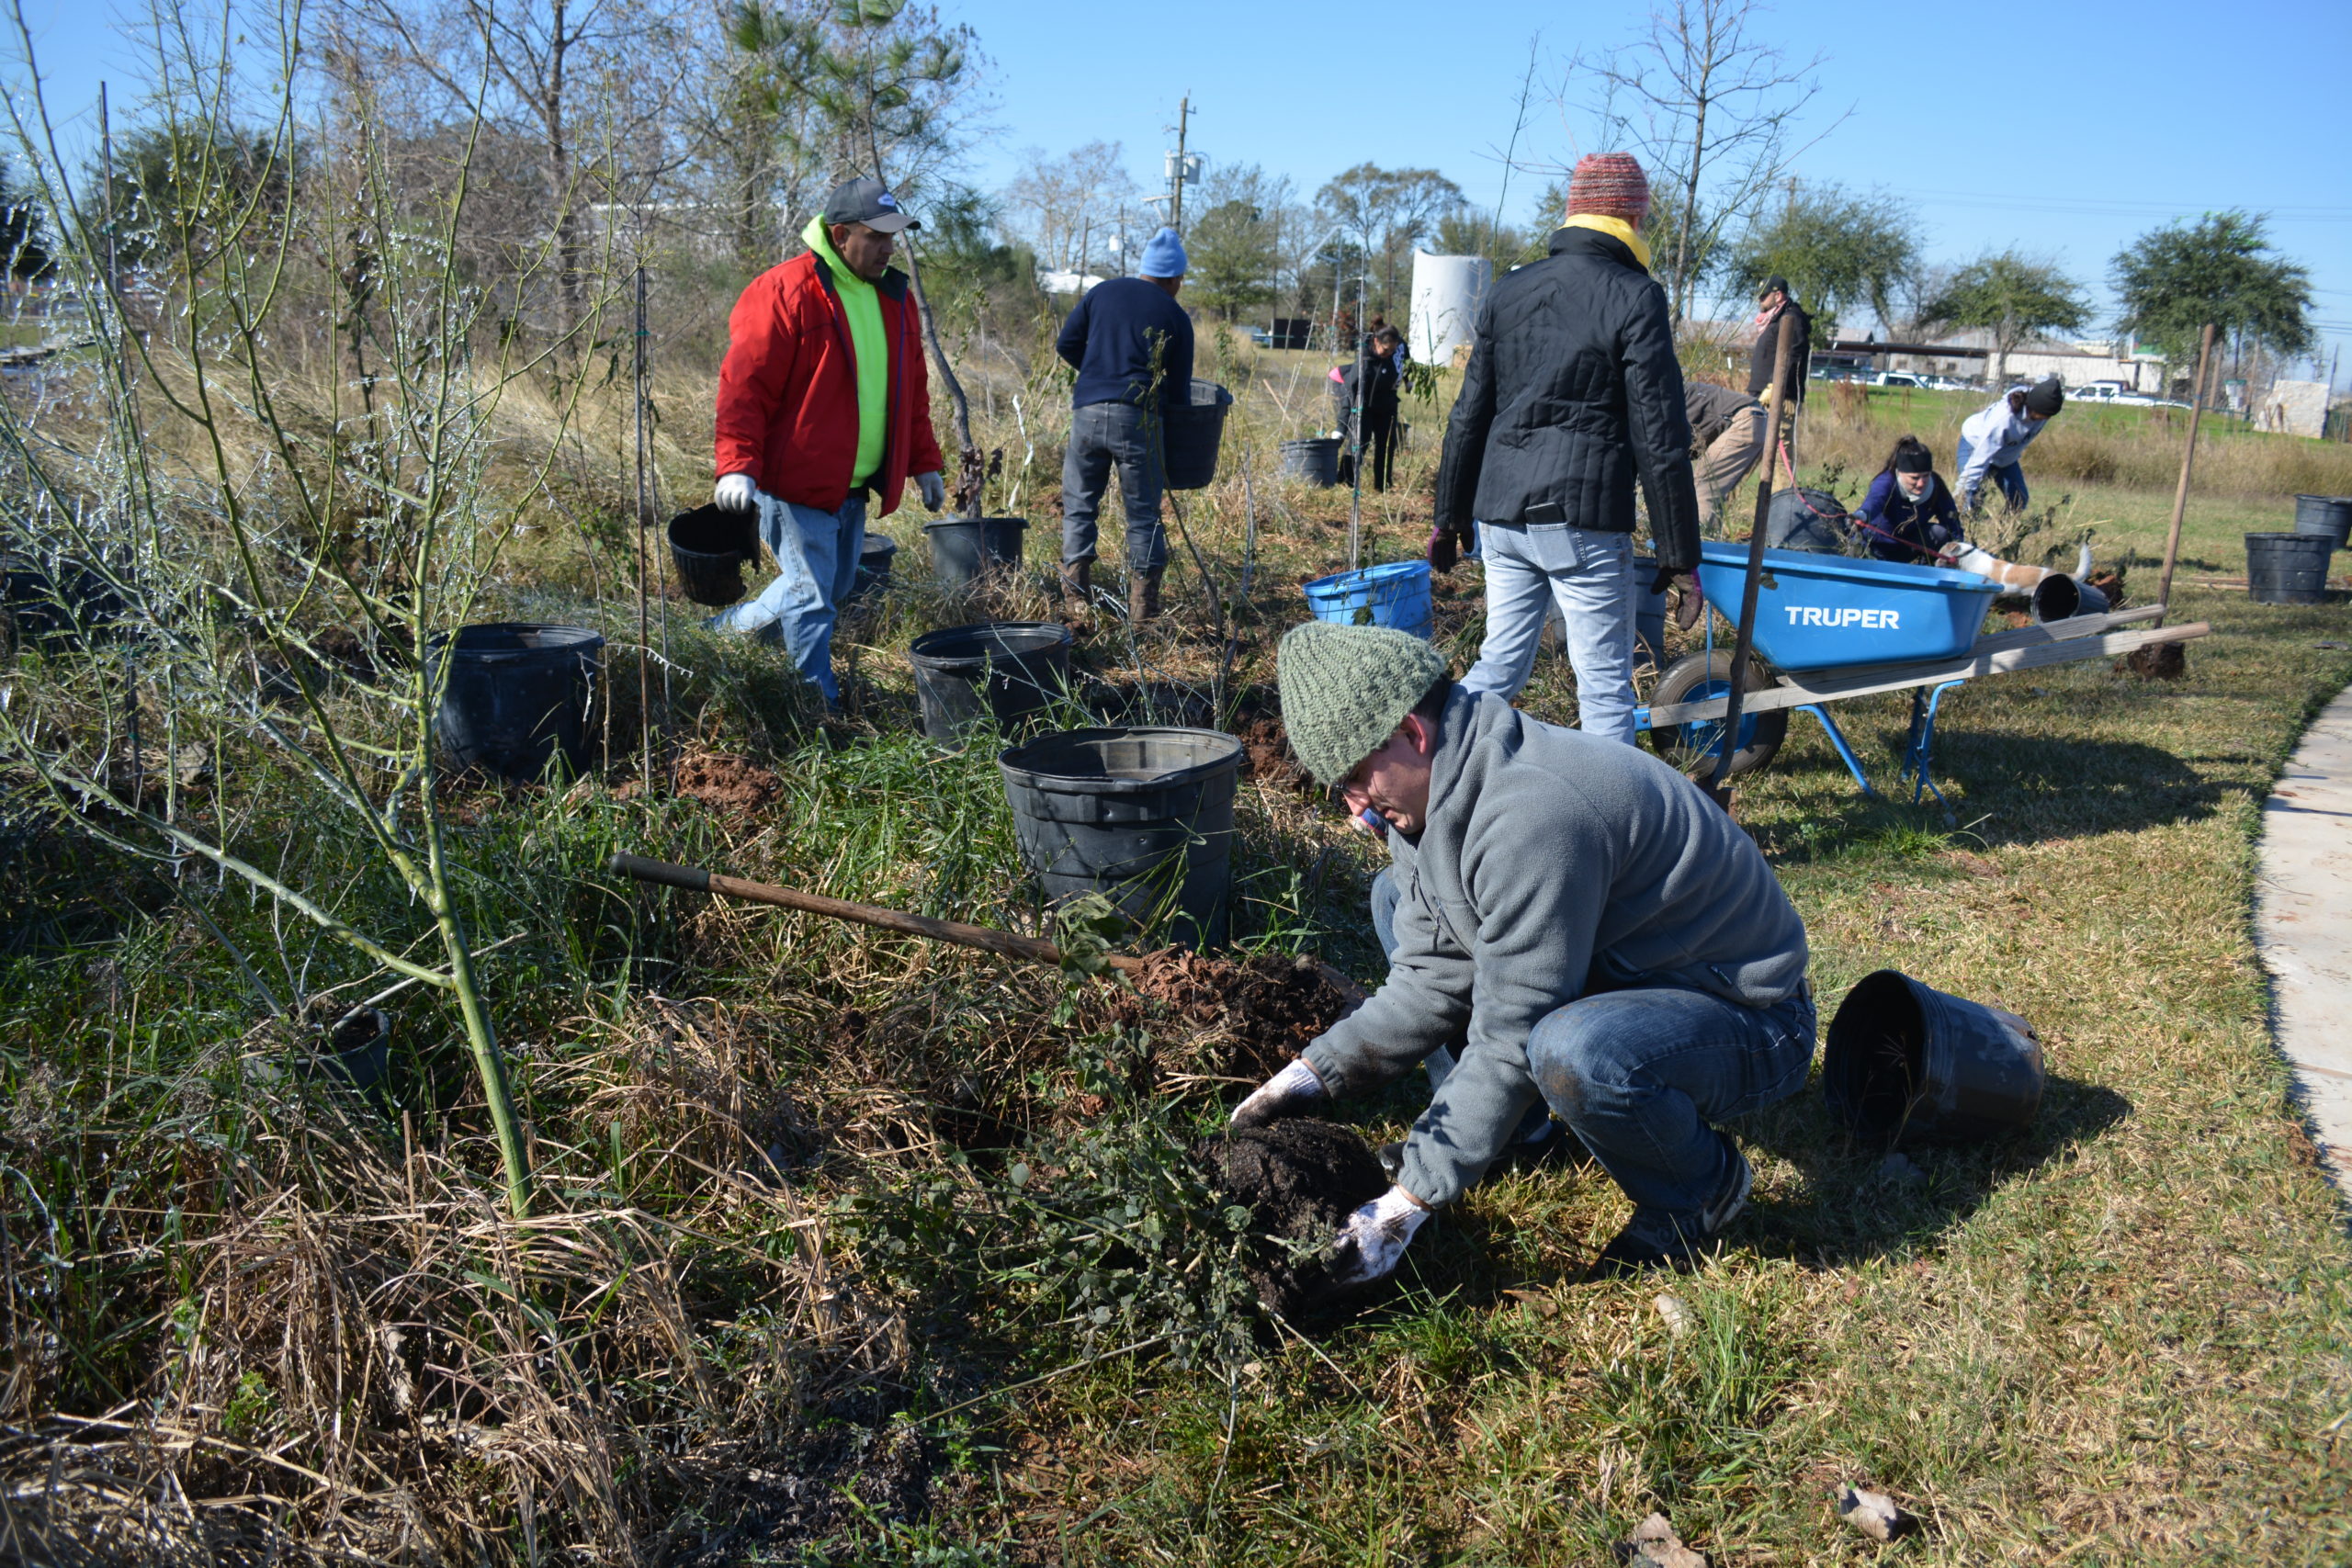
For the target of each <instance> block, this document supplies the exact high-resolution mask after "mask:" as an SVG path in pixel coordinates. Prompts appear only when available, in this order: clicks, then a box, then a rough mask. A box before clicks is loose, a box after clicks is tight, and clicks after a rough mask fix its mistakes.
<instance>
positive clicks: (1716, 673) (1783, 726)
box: [1650, 648, 1789, 778]
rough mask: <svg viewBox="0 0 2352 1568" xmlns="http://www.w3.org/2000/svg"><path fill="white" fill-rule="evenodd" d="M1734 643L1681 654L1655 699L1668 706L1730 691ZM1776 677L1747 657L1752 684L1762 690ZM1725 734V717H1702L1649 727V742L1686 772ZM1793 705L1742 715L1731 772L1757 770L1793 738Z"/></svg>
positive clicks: (1710, 756) (1705, 761) (1701, 762)
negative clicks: (1727, 646)
mask: <svg viewBox="0 0 2352 1568" xmlns="http://www.w3.org/2000/svg"><path fill="white" fill-rule="evenodd" d="M1731 660H1732V654H1731V649H1727V648H1719V649H1715V650H1714V651H1713V653H1692V654H1686V655H1685V656H1684V657H1682V658H1680V659H1678V660H1675V661H1674V662H1673V663H1671V664H1669V665H1668V666H1667V667H1666V673H1665V674H1663V675H1661V676H1659V677H1658V682H1657V690H1656V691H1654V692H1652V693H1651V694H1650V705H1651V706H1652V707H1654V708H1658V707H1665V706H1667V705H1668V704H1670V703H1697V702H1704V701H1706V700H1707V699H1708V698H1709V697H1721V696H1728V695H1729V694H1731V668H1732V666H1731ZM1771 683H1772V677H1771V676H1770V675H1769V674H1767V673H1766V672H1765V670H1764V666H1762V665H1761V664H1758V662H1757V661H1756V660H1754V659H1753V658H1750V659H1749V660H1748V661H1747V689H1748V690H1749V691H1751V692H1754V691H1760V690H1761V689H1762V688H1764V687H1766V686H1769V685H1770V684H1771ZM1722 734H1723V721H1722V720H1721V719H1701V720H1699V721H1697V722H1695V723H1691V724H1672V725H1668V726H1666V727H1664V728H1657V729H1652V730H1651V731H1650V744H1651V746H1652V747H1654V748H1656V750H1657V754H1658V755H1659V756H1661V757H1663V758H1665V759H1666V760H1667V761H1669V762H1671V763H1673V764H1674V765H1675V766H1676V767H1678V768H1679V769H1681V770H1682V771H1683V772H1685V773H1691V772H1693V771H1694V770H1697V769H1699V768H1700V767H1702V765H1708V764H1710V763H1711V761H1712V759H1713V756H1714V754H1715V746H1716V744H1717V742H1718V740H1719V739H1721V737H1722ZM1788 734H1789V710H1788V709H1786V708H1771V709H1768V710H1767V711H1765V712H1763V713H1743V714H1741V715H1740V716H1739V746H1738V749H1737V750H1734V751H1733V752H1732V754H1731V774H1732V777H1734V778H1737V777H1739V776H1740V775H1741V774H1742V773H1756V772H1758V770H1759V769H1761V768H1763V767H1764V766H1765V764H1767V763H1769V762H1770V761H1771V760H1772V754H1773V753H1774V752H1776V751H1778V750H1780V749H1781V741H1783V740H1785V739H1788Z"/></svg>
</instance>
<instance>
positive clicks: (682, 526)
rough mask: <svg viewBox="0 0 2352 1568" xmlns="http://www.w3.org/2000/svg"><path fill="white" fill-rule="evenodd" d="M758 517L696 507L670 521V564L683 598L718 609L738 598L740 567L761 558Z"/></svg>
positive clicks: (753, 512) (741, 586)
mask: <svg viewBox="0 0 2352 1568" xmlns="http://www.w3.org/2000/svg"><path fill="white" fill-rule="evenodd" d="M759 515H760V514H759V513H758V512H757V511H751V512H726V511H722V510H720V509H719V508H718V507H717V506H697V507H695V509H694V510H693V511H692V512H681V513H678V514H677V515H676V516H675V517H673V518H671V519H670V559H671V560H672V561H673V562H675V563H676V565H677V568H678V586H680V587H681V588H684V590H685V591H686V597H687V598H689V599H691V600H693V601H694V602H695V604H711V605H722V604H733V603H735V601H736V600H738V599H741V597H742V596H743V563H744V562H745V561H755V560H757V559H759V558H760V525H759Z"/></svg>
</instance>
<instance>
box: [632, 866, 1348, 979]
mask: <svg viewBox="0 0 2352 1568" xmlns="http://www.w3.org/2000/svg"><path fill="white" fill-rule="evenodd" d="M608 865H609V868H610V869H611V870H612V871H613V873H614V874H616V875H620V876H633V877H635V878H636V879H637V880H638V881H639V882H652V883H658V884H660V885H661V886H664V887H683V888H684V889H685V890H686V891H687V892H689V893H716V894H718V895H720V896H721V897H728V898H742V899H746V900H748V901H750V902H752V903H754V904H775V905H778V906H780V907H782V908H786V909H799V910H802V911H804V912H806V913H808V914H811V915H823V916H825V917H827V918H828V919H836V920H849V921H852V922H854V924H857V925H861V926H878V927H880V928H881V929H882V930H884V931H902V932H904V933H905V934H907V935H908V936H922V937H929V938H931V939H932V940H933V941H934V942H956V943H959V944H961V945H962V946H965V947H977V948H979V949H980V950H981V951H983V952H986V953H998V954H1001V956H1003V957H1006V958H1023V959H1026V960H1028V961H1029V962H1030V963H1032V964H1056V965H1058V964H1060V963H1061V961H1062V950H1061V949H1060V948H1058V947H1056V946H1055V945H1054V944H1053V943H1052V942H1046V941H1043V940H1041V939H1039V938H1037V937H1034V936H1021V935H1018V934H1016V933H1014V932H1012V931H998V930H997V929H996V928H995V927H993V926H967V925H966V924H964V923H963V922H962V921H961V920H938V919H932V918H931V917H930V916H929V915H913V914H909V913H908V912H907V911H906V910H904V909H886V908H882V907H881V906H879V905H876V904H853V903H851V902H850V901H849V900H848V899H846V898H829V897H826V896H825V895H823V894H821V893H804V892H802V891H801V890H800V889H799V888H797V887H778V886H775V884H774V883H768V882H746V881H745V880H744V879H743V878H741V877H740V876H729V875H726V874H723V873H720V872H716V871H705V870H703V869H702V868H701V867H699V866H691V865H673V864H672V863H669V862H668V861H665V860H649V859H647V858H646V857H645V856H643V855H631V854H616V855H615V856H613V858H612V860H611V861H610V862H609V863H608ZM1103 961H1104V962H1105V963H1107V964H1110V966H1111V967H1112V968H1114V969H1116V970H1118V971H1119V972H1120V973H1121V974H1123V975H1136V974H1141V973H1143V972H1144V971H1145V970H1146V969H1148V968H1149V967H1150V964H1149V961H1148V960H1147V959H1141V958H1129V957H1127V956H1126V955H1125V954H1124V953H1106V954H1104V959H1103ZM1315 971H1316V973H1317V975H1319V976H1322V977H1323V980H1324V982H1325V983H1326V984H1327V985H1329V986H1330V987H1332V989H1334V990H1336V991H1337V992H1339V994H1340V998H1341V999H1342V1001H1343V1002H1344V1003H1345V1004H1346V1005H1348V1006H1351V1007H1352V1006H1353V1005H1354V1004H1356V1003H1357V1002H1360V1001H1362V1000H1363V988H1362V987H1359V986H1358V985H1357V984H1356V983H1355V982H1354V981H1352V980H1351V979H1349V978H1348V977H1347V976H1344V975H1342V974H1340V972H1339V971H1338V970H1337V969H1334V968H1332V967H1331V966H1330V965H1329V964H1324V963H1321V962H1319V961H1318V962H1317V964H1316V965H1315Z"/></svg>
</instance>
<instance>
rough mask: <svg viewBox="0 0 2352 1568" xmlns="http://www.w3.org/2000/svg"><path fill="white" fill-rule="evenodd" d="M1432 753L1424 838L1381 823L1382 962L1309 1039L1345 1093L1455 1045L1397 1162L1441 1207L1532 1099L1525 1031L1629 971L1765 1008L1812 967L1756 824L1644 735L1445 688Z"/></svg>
mask: <svg viewBox="0 0 2352 1568" xmlns="http://www.w3.org/2000/svg"><path fill="white" fill-rule="evenodd" d="M1431 764H1432V766H1431V772H1430V804H1429V813H1428V817H1427V819H1426V820H1425V821H1424V823H1423V824H1422V829H1421V832H1420V834H1419V838H1418V840H1414V839H1408V838H1406V837H1405V835H1403V834H1401V833H1397V832H1391V833H1390V834H1389V836H1388V840H1389V850H1390V852H1391V854H1392V856H1393V857H1394V865H1393V867H1392V869H1391V875H1392V876H1393V877H1394V878H1395V880H1396V882H1397V891H1398V893H1399V894H1400V895H1401V897H1400V901H1399V903H1398V905H1397V951H1396V952H1395V953H1394V954H1393V955H1392V956H1391V958H1390V960H1389V968H1388V978H1387V980H1386V982H1385V984H1383V985H1382V987H1380V989H1379V990H1378V991H1377V992H1375V993H1374V996H1373V997H1372V998H1371V999H1370V1000H1369V1001H1367V1002H1365V1003H1364V1005H1363V1007H1361V1008H1359V1009H1357V1010H1356V1011H1355V1012H1354V1013H1352V1014H1351V1015H1350V1016H1349V1017H1347V1018H1345V1019H1342V1020H1341V1021H1340V1022H1339V1023H1337V1024H1335V1025H1333V1026H1332V1027H1331V1028H1330V1029H1329V1031H1327V1032H1325V1033H1324V1034H1323V1035H1321V1036H1320V1037H1319V1038H1318V1039H1317V1040H1316V1042H1315V1043H1313V1044H1311V1045H1309V1046H1308V1047H1307V1048H1306V1060H1307V1062H1308V1063H1309V1064H1310V1065H1311V1066H1313V1067H1314V1068H1315V1071H1316V1074H1317V1076H1318V1077H1321V1078H1322V1080H1323V1082H1324V1084H1325V1085H1326V1087H1328V1088H1329V1089H1330V1090H1331V1092H1333V1093H1334V1094H1345V1093H1351V1092H1357V1091H1361V1090H1363V1089H1371V1088H1374V1087H1376V1086H1378V1085H1380V1084H1383V1083H1386V1082H1388V1081H1390V1080H1392V1079H1395V1078H1397V1077H1402V1076H1404V1074H1406V1073H1407V1072H1409V1071H1410V1070H1411V1069H1412V1067H1413V1066H1414V1064H1416V1063H1418V1062H1419V1061H1420V1060H1421V1058H1422V1057H1424V1056H1426V1055H1429V1054H1430V1052H1431V1051H1434V1050H1436V1049H1438V1048H1439V1047H1440V1046H1446V1047H1450V1048H1452V1049H1453V1051H1455V1052H1456V1053H1457V1054H1458V1055H1459V1057H1460V1065H1459V1066H1456V1067H1455V1068H1454V1070H1453V1073H1452V1074H1451V1075H1450V1076H1448V1077H1447V1078H1446V1080H1445V1086H1444V1088H1443V1089H1442V1090H1440V1091H1439V1093H1438V1095H1437V1098H1436V1099H1435V1100H1432V1101H1431V1102H1430V1108H1429V1110H1428V1111H1425V1112H1423V1113H1422V1116H1421V1118H1420V1120H1419V1122H1415V1123H1414V1124H1413V1134H1412V1136H1411V1138H1409V1139H1408V1141H1407V1143H1406V1145H1405V1161H1404V1168H1403V1170H1402V1172H1401V1173H1400V1174H1399V1176H1398V1180H1399V1182H1400V1183H1401V1184H1402V1185H1403V1186H1404V1188H1405V1190H1407V1191H1408V1192H1410V1193H1412V1194H1413V1196H1415V1197H1416V1198H1419V1199H1420V1200H1421V1201H1423V1202H1426V1203H1429V1204H1430V1205H1431V1206H1442V1205H1444V1204H1447V1203H1450V1202H1452V1201H1453V1200H1454V1199H1456V1198H1458V1197H1460V1196H1461V1195H1462V1193H1463V1191H1464V1189H1466V1188H1468V1187H1469V1186H1470V1185H1471V1184H1473V1183H1474V1182H1476V1180H1477V1179H1478V1178H1479V1177H1480V1176H1482V1175H1484V1174H1485V1172H1486V1169H1487V1165H1488V1164H1489V1163H1491V1162H1492V1161H1493V1159H1494V1158H1495V1156H1497V1155H1498V1154H1499V1153H1501V1152H1502V1147H1503V1144H1504V1142H1505V1140H1506V1139H1508V1138H1509V1137H1510V1133H1511V1130H1512V1129H1513V1128H1514V1127H1516V1126H1517V1125H1518V1123H1519V1121H1520V1118H1521V1116H1523V1115H1524V1114H1525V1113H1526V1111H1527V1109H1528V1107H1529V1106H1531V1105H1532V1104H1533V1103H1534V1102H1535V1100H1536V1098H1537V1090H1536V1088H1535V1080H1534V1078H1533V1077H1531V1076H1530V1074H1529V1071H1528V1065H1527V1040H1528V1035H1529V1034H1530V1033H1531V1032H1532V1031H1533V1029H1534V1028H1535V1025H1536V1024H1537V1023H1538V1022H1539V1021H1541V1020H1542V1019H1543V1018H1544V1015H1545V1014H1547V1013H1549V1012H1552V1011H1554V1010H1556V1009H1558V1008H1561V1007H1564V1006H1566V1004H1567V1003H1569V1002H1572V1001H1574V1000H1576V998H1578V997H1580V996H1582V995H1584V994H1585V993H1586V992H1587V991H1588V990H1591V989H1596V988H1602V989H1614V988H1618V987H1623V986H1626V985H1629V984H1631V985H1675V986H1689V987H1696V988H1698V989H1701V990H1704V991H1712V992H1713V993H1714V994H1715V995H1717V996H1719V997H1723V998H1727V999H1728V1000H1731V1001H1735V1002H1738V1003H1741V1004H1742V1005H1744V1006H1747V1007H1755V1008H1762V1007H1770V1005H1772V1004H1773V1003H1775V1002H1778V1001H1781V1000H1783V999H1784V998H1787V997H1789V996H1790V995H1791V994H1792V993H1793V992H1795V991H1796V989H1797V988H1798V987H1800V986H1802V985H1803V984H1804V970H1805V940H1804V922H1803V921H1802V920H1800V919H1798V918H1797V912H1796V910H1795V908H1792V906H1791V905H1790V903H1789V899H1788V895H1786V894H1785V893H1783V892H1781V885H1780V883H1779V881H1778V880H1777V879H1776V878H1775V877H1774V876H1773V874H1772V871H1771V868H1770V866H1768V865H1767V864H1765V863H1764V856H1763V855H1762V853H1761V852H1758V850H1757V848H1756V845H1755V844H1754V842H1752V841H1751V840H1749V839H1748V837H1747V834H1745V833H1743V832H1741V831H1740V830H1739V829H1738V828H1737V827H1736V826H1734V825H1733V823H1732V821H1731V819H1730V818H1728V817H1726V816H1725V815H1724V813H1723V812H1722V811H1720V810H1718V809H1717V808H1716V807H1715V806H1714V804H1713V802H1712V801H1710V800H1709V799H1708V798H1707V797H1706V795H1704V794H1703V793H1702V792H1701V790H1700V789H1699V787H1698V786H1697V785H1696V784H1692V783H1691V781H1690V780H1688V779H1686V778H1684V777H1683V776H1682V775H1681V774H1680V773H1677V772H1676V771H1675V770H1674V769H1672V768H1670V767H1668V765H1667V764H1666V763H1664V762H1662V761H1658V760H1657V758H1656V757H1653V756H1651V755H1649V754H1648V753H1647V752H1645V751H1641V750H1636V749H1634V747H1631V746H1626V745H1623V744H1622V743H1620V742H1618V741H1614V740H1599V739H1593V738H1591V737H1589V736H1587V735H1585V734H1583V733H1582V732H1581V731H1578V730H1574V729H1565V728H1560V727H1559V726H1557V725H1551V724H1544V723H1543V722H1541V721H1540V720H1537V719H1533V718H1530V717H1529V716H1527V715H1525V714H1522V713H1521V712H1519V711H1518V710H1517V709H1516V708H1513V707H1512V706H1511V705H1510V704H1509V703H1507V702H1504V701H1503V700H1502V699H1501V698H1499V697H1495V696H1491V695H1487V696H1479V695H1473V694H1470V693H1467V692H1463V691H1459V690H1457V691H1456V692H1455V693H1454V694H1453V697H1452V698H1451V699H1450V700H1449V701H1448V702H1447V703H1446V705H1445V712H1444V716H1443V717H1442V721H1441V723H1440V726H1439V731H1438V745H1437V750H1436V751H1435V753H1434V754H1433V756H1432V758H1431Z"/></svg>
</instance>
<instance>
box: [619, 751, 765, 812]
mask: <svg viewBox="0 0 2352 1568" xmlns="http://www.w3.org/2000/svg"><path fill="white" fill-rule="evenodd" d="M643 788H644V786H643V783H642V781H640V780H638V779H630V780H629V781H628V782H627V783H626V784H621V785H620V786H619V787H618V788H616V789H615V790H614V791H613V798H614V799H616V800H634V799H636V798H637V796H638V795H639V794H641V793H642V791H643ZM783 792H784V781H782V780H781V779H779V778H777V777H776V775H775V770H774V769H773V768H763V767H762V766H761V765H760V764H759V763H757V762H754V761H752V760H751V759H750V758H748V757H739V756H736V755H735V754H733V753H732V752H729V751H691V752H688V753H687V754H686V755H685V756H683V757H681V758H679V759H678V793H679V794H680V795H684V796H686V797H688V798H689V799H693V800H699V801H701V802H702V803H703V804H704V805H705V806H707V807H710V808H711V809H712V810H713V811H716V812H718V814H719V815H720V816H721V817H726V818H732V819H734V820H736V821H745V820H748V819H750V818H752V817H755V816H757V815H758V814H759V813H760V812H762V811H764V810H766V809H767V808H768V807H770V806H772V805H774V804H775V798H776V796H777V795H781V794H782V793H783Z"/></svg>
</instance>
